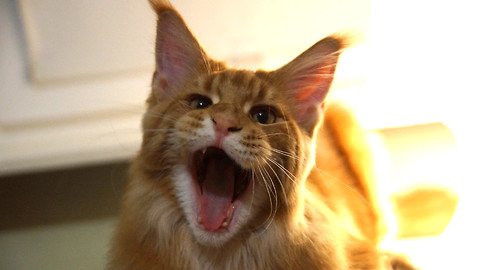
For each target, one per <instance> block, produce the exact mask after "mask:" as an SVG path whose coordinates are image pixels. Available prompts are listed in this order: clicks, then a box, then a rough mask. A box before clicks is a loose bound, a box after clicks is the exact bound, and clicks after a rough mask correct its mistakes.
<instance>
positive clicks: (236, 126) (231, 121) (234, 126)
mask: <svg viewBox="0 0 480 270" xmlns="http://www.w3.org/2000/svg"><path fill="white" fill-rule="evenodd" d="M212 121H213V123H214V125H215V130H217V131H219V132H222V133H224V134H228V133H229V132H237V131H240V130H241V129H242V128H241V127H240V123H239V121H238V119H236V118H235V117H233V115H230V114H225V113H217V114H215V115H214V116H212Z"/></svg>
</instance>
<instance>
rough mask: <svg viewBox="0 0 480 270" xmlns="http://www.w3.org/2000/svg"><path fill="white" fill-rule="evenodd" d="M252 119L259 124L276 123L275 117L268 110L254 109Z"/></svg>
mask: <svg viewBox="0 0 480 270" xmlns="http://www.w3.org/2000/svg"><path fill="white" fill-rule="evenodd" d="M252 118H253V120H255V121H257V122H258V123H260V124H272V123H274V122H275V121H276V116H275V114H274V113H273V112H272V111H271V110H270V108H257V109H254V110H253V113H252Z"/></svg>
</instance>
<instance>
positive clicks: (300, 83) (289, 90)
mask: <svg viewBox="0 0 480 270" xmlns="http://www.w3.org/2000/svg"><path fill="white" fill-rule="evenodd" d="M343 44H344V41H343V39H341V38H338V37H333V36H330V37H327V38H325V39H322V40H320V41H319V42H317V43H316V44H315V45H313V46H312V47H310V48H309V49H308V50H306V51H305V52H303V53H302V54H301V55H299V56H298V57H297V58H295V59H294V60H293V61H291V62H290V63H288V64H286V65H285V66H283V67H281V68H280V69H278V70H276V71H274V72H273V76H274V80H275V82H276V84H278V86H279V88H280V89H283V91H285V93H286V94H287V96H288V97H289V98H290V99H291V100H292V104H291V105H292V106H293V107H292V108H293V113H294V116H295V119H296V121H297V122H298V124H299V125H300V127H302V128H303V129H304V130H305V131H307V132H308V133H309V134H312V132H313V131H314V129H315V126H316V125H317V123H318V122H319V121H320V119H321V114H322V113H323V107H324V106H323V102H324V100H325V97H326V95H327V93H328V90H329V88H330V85H331V83H332V81H333V76H334V73H335V68H336V65H337V61H338V57H339V55H340V50H341V49H342V48H343V46H344V45H343Z"/></svg>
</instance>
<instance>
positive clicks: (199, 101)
mask: <svg viewBox="0 0 480 270" xmlns="http://www.w3.org/2000/svg"><path fill="white" fill-rule="evenodd" d="M211 105H212V100H211V99H209V98H208V97H204V96H194V97H193V98H191V99H190V106H191V107H192V108H193V109H204V108H207V107H210V106H211Z"/></svg>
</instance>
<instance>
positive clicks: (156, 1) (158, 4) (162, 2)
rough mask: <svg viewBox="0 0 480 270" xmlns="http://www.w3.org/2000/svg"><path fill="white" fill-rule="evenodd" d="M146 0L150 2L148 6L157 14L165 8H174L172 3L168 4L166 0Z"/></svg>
mask: <svg viewBox="0 0 480 270" xmlns="http://www.w3.org/2000/svg"><path fill="white" fill-rule="evenodd" d="M148 2H149V3H150V6H151V7H152V9H153V10H154V11H155V12H156V13H157V14H160V13H162V11H164V10H166V9H170V10H173V9H174V8H173V6H172V4H170V2H169V1H168V0H148Z"/></svg>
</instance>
